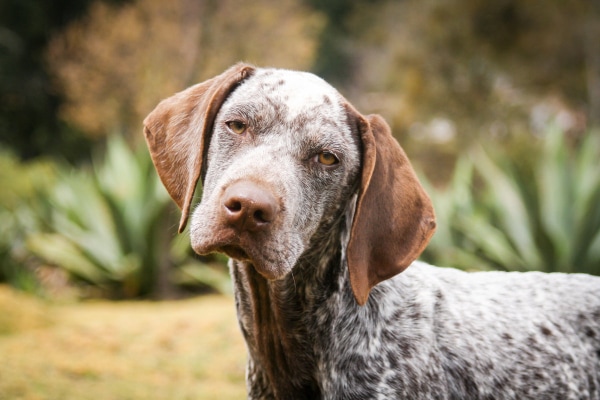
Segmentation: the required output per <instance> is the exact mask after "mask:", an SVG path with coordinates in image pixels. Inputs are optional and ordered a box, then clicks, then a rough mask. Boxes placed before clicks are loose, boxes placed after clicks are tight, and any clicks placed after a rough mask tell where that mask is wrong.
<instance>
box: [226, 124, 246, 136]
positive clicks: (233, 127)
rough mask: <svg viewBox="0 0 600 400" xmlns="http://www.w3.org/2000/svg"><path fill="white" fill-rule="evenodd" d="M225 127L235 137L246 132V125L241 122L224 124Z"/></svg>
mask: <svg viewBox="0 0 600 400" xmlns="http://www.w3.org/2000/svg"><path fill="white" fill-rule="evenodd" d="M225 125H227V127H228V128H229V130H230V131H231V132H233V133H235V134H237V135H241V134H242V133H244V132H245V131H246V124H245V123H243V122H241V121H229V122H226V123H225Z"/></svg>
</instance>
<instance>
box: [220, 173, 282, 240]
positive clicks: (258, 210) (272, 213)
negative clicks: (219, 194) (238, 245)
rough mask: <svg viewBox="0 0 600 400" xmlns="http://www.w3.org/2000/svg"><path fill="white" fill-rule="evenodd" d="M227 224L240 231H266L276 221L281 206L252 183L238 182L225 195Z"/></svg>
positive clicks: (224, 208)
mask: <svg viewBox="0 0 600 400" xmlns="http://www.w3.org/2000/svg"><path fill="white" fill-rule="evenodd" d="M222 204H223V208H222V210H223V213H224V216H225V220H226V222H227V223H228V224H229V225H231V226H233V227H234V228H236V229H237V230H238V231H240V232H243V231H249V232H254V231H258V230H261V229H265V228H267V227H268V226H269V224H270V223H271V222H272V221H273V220H274V219H275V217H276V216H277V213H278V212H279V206H278V204H277V200H276V199H275V197H274V196H273V195H272V194H271V193H270V192H268V191H266V190H265V189H263V188H261V187H260V186H258V185H256V184H255V183H252V182H245V181H241V182H236V183H234V184H233V185H231V186H229V187H228V188H227V189H226V190H225V193H223V201H222Z"/></svg>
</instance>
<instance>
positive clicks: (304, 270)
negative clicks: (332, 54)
mask: <svg viewBox="0 0 600 400" xmlns="http://www.w3.org/2000/svg"><path fill="white" fill-rule="evenodd" d="M144 133H145V137H146V140H147V144H148V146H149V150H150V154H151V157H152V160H153V162H154V165H155V167H156V170H157V172H158V174H159V176H160V178H161V180H162V182H163V183H164V185H165V187H166V189H167V191H168V192H169V194H170V195H171V197H172V198H173V200H174V201H175V203H177V205H178V206H179V207H180V208H181V210H182V217H181V223H180V226H179V231H180V232H182V231H183V230H184V228H185V226H186V224H187V221H188V218H189V214H190V208H191V204H192V200H193V197H194V192H195V190H196V186H197V183H198V181H201V183H202V186H203V191H202V197H201V201H200V203H199V205H198V206H197V207H196V208H195V210H194V212H193V213H192V216H191V224H190V237H191V243H192V247H193V249H194V250H195V251H196V252H197V253H199V254H207V253H211V252H221V253H224V254H227V255H228V256H229V257H230V263H229V266H230V271H231V276H232V280H233V284H234V293H235V305H236V309H237V315H238V320H239V325H240V329H241V332H242V334H243V336H244V338H245V340H246V343H247V348H248V364H247V376H246V381H247V386H248V397H249V398H252V399H320V398H322V399H519V400H522V399H537V400H540V399H561V400H564V399H600V278H596V277H591V276H587V275H582V274H572V275H567V274H558V273H555V274H543V273H538V272H527V273H505V272H472V273H467V272H463V271H459V270H454V269H449V268H439V267H434V266H430V265H427V264H424V263H421V262H418V261H415V260H416V259H417V257H418V256H419V254H420V253H421V252H422V251H423V249H424V248H425V246H426V245H427V243H428V241H429V239H430V238H431V236H432V235H433V233H434V231H435V224H436V223H435V214H434V210H433V207H432V205H431V201H430V199H429V197H428V196H427V194H426V193H425V191H424V190H423V188H422V187H421V185H420V183H419V181H418V179H417V177H416V175H415V173H414V171H413V169H412V167H411V164H410V162H409V160H408V158H407V156H406V154H405V153H404V151H403V150H402V148H401V147H400V145H399V144H398V143H397V142H396V140H395V139H394V138H393V136H392V135H391V131H390V128H389V127H388V125H387V124H386V122H385V121H384V120H383V119H382V118H381V117H380V116H378V115H369V116H363V115H362V114H360V113H359V112H358V111H357V110H356V109H355V108H354V107H353V106H352V105H351V104H350V103H349V102H348V101H346V100H345V99H344V97H342V95H340V94H339V93H338V92H337V91H336V90H335V89H334V88H333V87H331V86H330V85H329V84H327V83H326V82H325V81H323V80H321V79H320V78H318V77H316V76H315V75H312V74H309V73H305V72H297V71H288V70H281V69H268V68H267V69H263V68H256V67H254V66H251V65H247V64H237V65H235V66H233V67H231V68H230V69H228V70H227V71H225V72H224V73H222V74H221V75H219V76H216V77H214V78H212V79H209V80H207V81H205V82H203V83H200V84H198V85H195V86H192V87H190V88H188V89H186V90H184V91H182V92H180V93H178V94H175V95H174V96H172V97H170V98H168V99H166V100H163V101H162V102H161V103H160V104H159V105H158V106H157V107H156V108H155V109H154V110H153V111H152V112H151V113H150V114H149V115H148V117H147V118H146V119H145V120H144ZM409 266H410V268H408V267H409ZM407 268H408V269H407ZM401 272H402V273H401Z"/></svg>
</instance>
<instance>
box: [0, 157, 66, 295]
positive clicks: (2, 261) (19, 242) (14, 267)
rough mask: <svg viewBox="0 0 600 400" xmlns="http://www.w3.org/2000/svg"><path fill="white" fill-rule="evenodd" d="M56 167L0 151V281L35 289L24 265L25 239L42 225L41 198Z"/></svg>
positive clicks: (41, 161)
mask: <svg viewBox="0 0 600 400" xmlns="http://www.w3.org/2000/svg"><path fill="white" fill-rule="evenodd" d="M55 175H56V168H55V166H54V164H52V163H51V162H49V161H47V160H41V159H38V160H36V161H30V162H27V163H21V162H19V160H18V158H17V157H16V156H15V155H13V154H11V153H9V152H6V151H1V152H0V187H2V190H0V281H7V282H9V283H10V284H11V285H13V286H15V287H18V288H20V289H24V290H29V291H37V289H38V285H37V280H36V278H35V274H34V271H33V270H32V269H30V268H27V267H26V265H27V264H28V258H29V255H28V252H27V251H26V248H25V240H26V237H27V235H29V234H30V233H31V232H35V231H38V230H39V229H42V228H43V220H44V216H45V215H48V213H49V210H48V209H47V207H46V204H45V203H44V201H43V199H44V198H45V196H46V195H47V193H48V191H49V190H50V189H51V187H52V185H53V184H54V181H55Z"/></svg>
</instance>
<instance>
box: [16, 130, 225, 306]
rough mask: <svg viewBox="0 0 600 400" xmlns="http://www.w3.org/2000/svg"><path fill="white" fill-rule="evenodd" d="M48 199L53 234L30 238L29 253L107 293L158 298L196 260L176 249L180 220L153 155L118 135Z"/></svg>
mask: <svg viewBox="0 0 600 400" xmlns="http://www.w3.org/2000/svg"><path fill="white" fill-rule="evenodd" d="M49 202H50V203H51V206H52V213H51V219H50V221H49V226H50V227H51V229H50V231H49V232H45V233H37V234H33V235H30V236H29V238H28V240H27V247H28V249H29V250H30V251H31V252H33V253H34V254H36V255H37V256H38V257H40V258H42V259H44V260H46V261H48V262H51V263H52V264H55V265H57V266H59V267H61V268H64V269H66V270H67V271H68V272H69V273H70V274H72V275H73V276H75V277H77V278H79V279H81V280H83V281H85V282H88V283H90V284H92V285H95V286H97V287H100V288H101V289H103V290H104V293H105V294H108V295H110V296H113V297H128V298H130V297H137V296H147V295H150V294H156V292H157V291H159V290H160V289H161V287H164V284H165V283H167V285H168V284H169V282H170V279H171V276H170V275H171V272H172V271H171V267H172V266H174V265H175V264H179V263H183V262H187V263H188V264H189V263H190V260H189V255H188V254H187V253H185V252H182V251H174V250H173V249H172V248H173V244H174V243H175V242H174V228H175V227H176V220H175V218H176V215H175V212H174V210H173V209H171V201H170V199H169V197H168V195H167V193H166V191H165V190H164V188H163V186H162V184H161V183H160V181H159V179H158V177H157V175H156V173H155V171H154V168H153V166H152V163H151V161H150V158H149V156H148V154H147V152H146V151H140V152H137V153H136V152H133V151H132V150H130V148H129V147H128V146H127V144H126V143H125V142H124V140H123V139H121V138H120V137H119V136H114V137H112V138H111V139H110V140H109V141H108V144H107V150H106V155H105V157H104V159H102V160H101V161H99V162H95V163H93V168H92V170H91V171H69V172H66V173H63V174H62V175H61V177H60V179H59V182H58V184H57V185H56V187H55V188H54V190H53V192H52V193H51V196H50V198H49ZM192 264H193V265H196V264H194V263H192ZM221 275H223V274H221ZM161 284H162V286H161Z"/></svg>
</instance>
